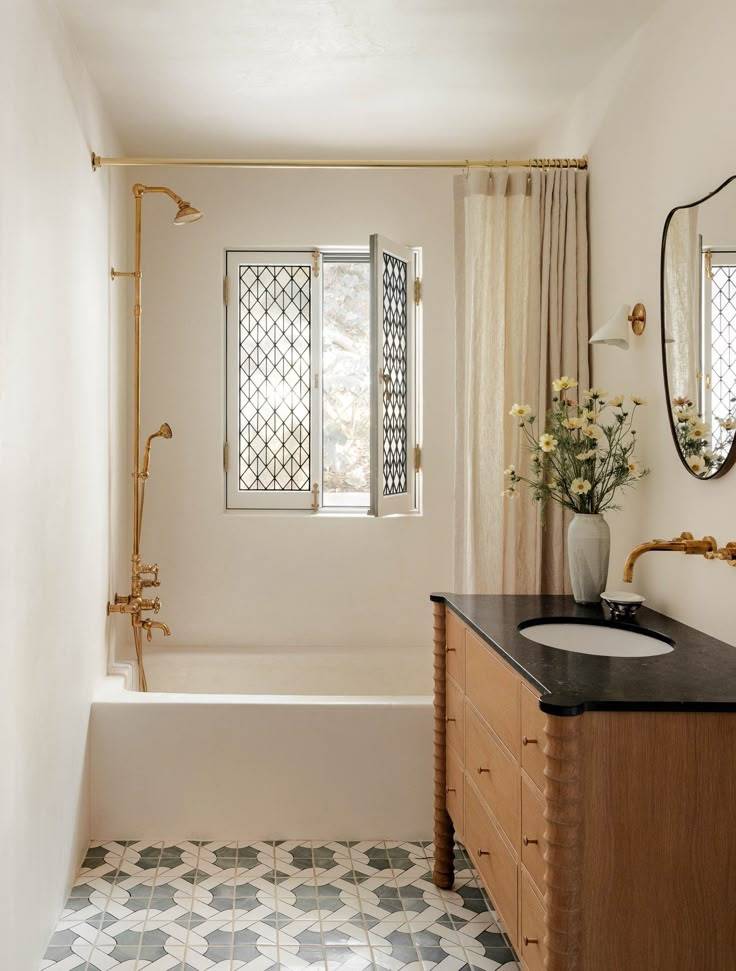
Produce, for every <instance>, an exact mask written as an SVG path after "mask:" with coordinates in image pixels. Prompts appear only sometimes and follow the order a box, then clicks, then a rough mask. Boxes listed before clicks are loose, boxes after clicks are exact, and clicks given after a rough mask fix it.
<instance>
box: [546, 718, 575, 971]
mask: <svg viewBox="0 0 736 971" xmlns="http://www.w3.org/2000/svg"><path fill="white" fill-rule="evenodd" d="M583 717H584V716H582V715H577V716H572V717H567V718H561V717H557V716H551V715H550V716H548V717H547V721H546V724H545V727H544V734H545V746H544V754H545V755H546V756H547V766H546V768H545V770H544V774H545V777H546V783H545V787H544V794H545V797H546V805H545V810H544V818H545V820H546V823H547V826H546V829H545V833H544V839H545V842H546V849H545V853H544V861H545V863H546V864H547V866H546V870H545V883H546V894H545V903H546V909H547V933H546V936H545V944H546V945H547V964H546V968H547V971H582V967H583V964H582V960H583V956H582V906H581V899H582V868H583V786H582V765H583V757H582V756H583V752H582V722H583Z"/></svg>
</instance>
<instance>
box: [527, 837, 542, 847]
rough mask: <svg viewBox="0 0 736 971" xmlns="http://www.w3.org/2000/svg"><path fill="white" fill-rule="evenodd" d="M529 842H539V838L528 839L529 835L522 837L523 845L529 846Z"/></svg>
mask: <svg viewBox="0 0 736 971" xmlns="http://www.w3.org/2000/svg"><path fill="white" fill-rule="evenodd" d="M530 843H539V840H533V839H530V837H528V836H525V837H524V846H529V844H530Z"/></svg>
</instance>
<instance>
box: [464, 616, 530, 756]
mask: <svg viewBox="0 0 736 971" xmlns="http://www.w3.org/2000/svg"><path fill="white" fill-rule="evenodd" d="M465 675H466V684H467V688H466V694H467V696H468V698H470V700H471V701H472V702H473V704H474V705H475V707H476V708H477V709H478V711H479V712H480V713H481V715H482V716H483V718H485V720H486V721H487V722H488V724H489V725H490V726H491V728H492V729H493V730H494V732H495V733H496V735H498V737H499V738H500V739H501V741H502V742H503V743H504V745H506V746H507V748H508V749H509V751H510V752H511V754H512V755H514V756H515V757H516V758H517V759H518V757H519V747H520V746H519V679H518V677H517V676H516V675H514V674H512V672H511V671H509V670H508V669H507V668H505V667H504V666H503V665H502V664H501V662H500V661H497V660H496V658H495V657H493V655H492V654H491V649H490V648H488V647H486V646H485V645H484V644H482V643H481V642H480V641H479V640H478V638H477V637H476V636H475V635H474V634H472V633H471V632H470V631H469V630H467V629H466V631H465Z"/></svg>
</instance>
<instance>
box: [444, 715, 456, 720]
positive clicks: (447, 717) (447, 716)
mask: <svg viewBox="0 0 736 971" xmlns="http://www.w3.org/2000/svg"><path fill="white" fill-rule="evenodd" d="M445 721H446V722H456V721H457V718H451V717H450V716H449V715H446V716H445Z"/></svg>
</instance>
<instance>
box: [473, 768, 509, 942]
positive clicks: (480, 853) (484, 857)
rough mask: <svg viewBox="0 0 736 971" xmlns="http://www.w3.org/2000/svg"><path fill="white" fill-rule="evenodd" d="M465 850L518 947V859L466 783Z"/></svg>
mask: <svg viewBox="0 0 736 971" xmlns="http://www.w3.org/2000/svg"><path fill="white" fill-rule="evenodd" d="M465 846H466V848H467V849H468V851H469V852H470V855H471V857H472V858H473V862H474V863H475V866H476V869H477V870H478V872H479V873H480V875H481V877H482V878H483V882H484V883H485V885H486V887H487V888H488V893H489V894H490V896H491V900H492V901H493V903H494V905H495V907H496V909H497V910H498V912H499V914H500V915H501V919H502V920H503V922H504V924H505V926H506V931H507V933H508V936H509V938H510V939H511V943H512V944H514V946H516V939H517V933H516V932H517V918H518V899H517V894H518V884H517V880H518V871H519V867H518V865H517V862H516V857H515V856H514V854H513V853H512V852H511V850H510V849H509V848H508V846H507V845H506V842H505V840H504V838H503V837H502V836H501V833H500V831H499V830H498V829H497V828H496V824H495V823H494V822H493V821H492V819H491V817H490V816H489V815H488V813H487V812H486V811H485V809H484V808H483V804H482V803H481V801H480V799H479V798H478V796H477V795H476V794H475V792H474V791H473V787H472V785H471V784H470V783H469V782H468V780H467V776H466V779H465Z"/></svg>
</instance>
